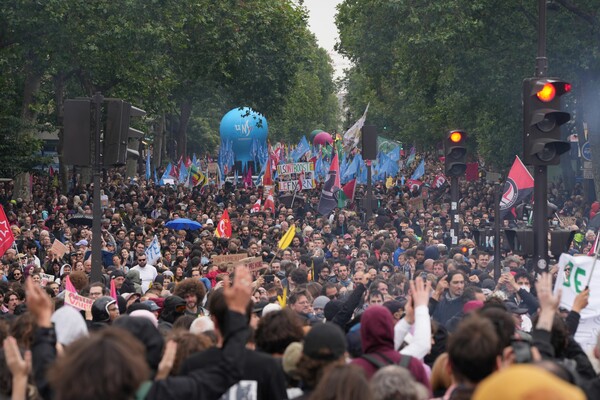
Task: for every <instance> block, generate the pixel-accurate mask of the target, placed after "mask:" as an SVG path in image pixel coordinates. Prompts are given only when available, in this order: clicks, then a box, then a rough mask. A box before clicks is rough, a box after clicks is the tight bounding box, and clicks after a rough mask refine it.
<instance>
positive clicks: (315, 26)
mask: <svg viewBox="0 0 600 400" xmlns="http://www.w3.org/2000/svg"><path fill="white" fill-rule="evenodd" d="M341 2H342V1H341V0H304V5H305V6H306V8H307V9H308V12H309V19H308V24H309V28H310V30H311V31H312V32H313V33H314V34H315V36H316V37H317V40H318V42H319V46H321V47H323V48H324V49H325V50H327V51H328V52H329V55H330V57H331V59H332V60H333V66H334V68H335V77H336V78H338V77H340V76H342V73H343V69H344V68H347V67H348V61H347V60H346V59H344V58H343V57H342V56H340V55H339V54H338V53H336V52H335V51H334V50H333V46H334V45H335V42H336V40H337V38H338V32H337V28H336V26H335V14H336V13H337V10H336V8H335V6H336V5H337V4H339V3H341Z"/></svg>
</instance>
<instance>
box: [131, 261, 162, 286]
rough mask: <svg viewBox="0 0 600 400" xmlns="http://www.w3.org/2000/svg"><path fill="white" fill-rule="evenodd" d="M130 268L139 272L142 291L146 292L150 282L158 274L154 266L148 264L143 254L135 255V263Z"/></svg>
mask: <svg viewBox="0 0 600 400" xmlns="http://www.w3.org/2000/svg"><path fill="white" fill-rule="evenodd" d="M131 269H132V270H133V271H138V272H139V274H140V279H141V280H142V292H143V293H146V291H147V290H148V289H149V288H150V284H151V283H152V282H154V278H156V276H157V275H158V272H157V271H156V268H155V267H154V266H152V265H150V264H148V260H147V258H146V255H145V254H143V255H138V256H137V264H136V265H135V266H134V267H133V268H131Z"/></svg>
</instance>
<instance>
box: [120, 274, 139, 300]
mask: <svg viewBox="0 0 600 400" xmlns="http://www.w3.org/2000/svg"><path fill="white" fill-rule="evenodd" d="M119 292H121V293H139V294H143V293H142V278H140V273H139V272H138V271H136V270H131V269H130V270H129V272H127V277H126V278H125V282H123V286H121V290H120V291H119Z"/></svg>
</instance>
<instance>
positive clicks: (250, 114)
mask: <svg viewBox="0 0 600 400" xmlns="http://www.w3.org/2000/svg"><path fill="white" fill-rule="evenodd" d="M219 132H220V135H221V143H222V142H223V140H231V141H232V148H233V152H234V153H235V160H236V161H241V162H242V165H243V166H245V165H246V163H247V162H248V161H250V160H251V159H252V157H251V156H250V147H251V145H252V141H253V139H256V140H257V141H258V142H260V143H265V142H266V140H267V134H268V132H269V126H268V124H267V119H266V118H265V117H264V115H262V114H260V113H258V112H256V111H254V110H253V109H251V108H249V107H243V108H234V109H233V110H231V111H229V112H228V113H227V114H225V116H223V119H221V125H220V127H219Z"/></svg>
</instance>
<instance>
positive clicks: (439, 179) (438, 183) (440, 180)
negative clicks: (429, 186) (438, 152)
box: [433, 174, 446, 189]
mask: <svg viewBox="0 0 600 400" xmlns="http://www.w3.org/2000/svg"><path fill="white" fill-rule="evenodd" d="M444 183H446V177H445V176H444V175H443V174H439V175H438V176H436V177H435V179H434V180H433V187H434V188H438V189H439V188H441V187H442V186H444Z"/></svg>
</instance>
